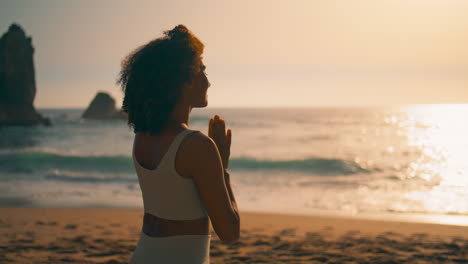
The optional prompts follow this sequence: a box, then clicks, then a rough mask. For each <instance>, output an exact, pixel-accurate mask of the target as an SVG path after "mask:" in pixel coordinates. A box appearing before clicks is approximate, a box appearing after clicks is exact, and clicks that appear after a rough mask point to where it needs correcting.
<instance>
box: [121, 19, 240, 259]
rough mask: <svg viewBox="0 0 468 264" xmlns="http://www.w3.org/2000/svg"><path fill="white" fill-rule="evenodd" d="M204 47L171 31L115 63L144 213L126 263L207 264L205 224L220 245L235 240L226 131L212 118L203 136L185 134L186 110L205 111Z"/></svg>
mask: <svg viewBox="0 0 468 264" xmlns="http://www.w3.org/2000/svg"><path fill="white" fill-rule="evenodd" d="M203 48H204V46H203V44H202V42H201V41H200V40H199V39H198V38H197V37H195V36H194V35H193V34H192V33H191V32H190V31H189V30H188V29H187V28H186V27H185V26H184V25H178V26H176V27H175V28H174V29H172V30H170V31H165V32H164V36H163V37H161V38H157V39H155V40H153V41H150V42H149V43H148V44H146V45H143V46H142V47H140V48H138V49H137V50H135V51H134V52H132V53H131V54H130V55H129V56H128V57H127V58H126V59H125V60H124V61H123V63H122V70H121V72H120V76H119V80H118V82H119V83H120V84H121V85H122V89H123V91H124V99H123V106H122V108H123V110H124V111H125V112H126V113H128V124H129V126H131V127H132V128H133V130H134V132H135V138H134V145H133V150H132V151H133V153H132V156H133V161H134V165H135V170H136V173H137V176H138V180H139V183H140V188H141V191H142V196H143V206H144V212H145V213H144V216H143V226H142V231H141V234H140V240H139V241H138V244H137V246H136V249H135V251H134V252H133V255H132V257H131V260H130V263H138V264H144V263H209V254H210V253H209V250H210V241H211V235H210V234H211V232H210V221H211V224H212V225H213V228H214V230H215V232H216V234H217V235H218V237H219V238H220V239H221V240H223V241H229V242H232V241H236V240H237V239H238V238H239V233H240V232H239V230H240V218H239V213H238V209H237V205H236V201H235V199H234V195H233V193H232V190H231V186H230V181H229V174H228V172H227V168H228V163H229V155H230V145H231V130H230V129H228V131H227V132H226V131H225V130H226V125H225V122H224V120H223V119H221V118H219V116H217V115H216V116H215V117H214V118H212V119H210V122H209V128H208V136H206V135H205V134H203V133H202V132H200V131H198V130H193V129H190V128H189V127H188V122H189V114H190V112H191V110H192V108H194V107H206V106H207V105H208V102H207V94H206V92H207V89H208V87H209V86H210V83H209V82H208V79H207V77H206V74H205V72H204V71H205V66H204V65H203V62H202V57H201V54H202V52H203Z"/></svg>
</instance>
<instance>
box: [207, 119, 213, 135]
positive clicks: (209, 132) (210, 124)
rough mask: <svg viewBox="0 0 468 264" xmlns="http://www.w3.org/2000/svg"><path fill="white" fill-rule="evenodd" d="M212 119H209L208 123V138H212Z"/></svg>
mask: <svg viewBox="0 0 468 264" xmlns="http://www.w3.org/2000/svg"><path fill="white" fill-rule="evenodd" d="M213 122H214V120H213V118H211V119H210V123H209V124H208V136H209V137H210V138H213Z"/></svg>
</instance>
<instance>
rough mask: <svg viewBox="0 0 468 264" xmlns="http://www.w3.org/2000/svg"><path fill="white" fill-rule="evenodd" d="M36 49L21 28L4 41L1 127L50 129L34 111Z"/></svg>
mask: <svg viewBox="0 0 468 264" xmlns="http://www.w3.org/2000/svg"><path fill="white" fill-rule="evenodd" d="M33 54H34V47H33V46H32V39H31V37H27V36H26V34H25V32H24V30H23V29H22V28H21V27H20V26H19V25H18V24H11V25H10V27H9V28H8V31H7V32H6V33H5V34H3V36H2V37H1V38H0V126H10V125H38V124H45V125H50V120H49V119H48V118H46V117H43V116H42V115H40V114H39V113H38V112H36V110H35V109H34V105H33V103H34V97H35V96H36V79H35V73H34V60H33Z"/></svg>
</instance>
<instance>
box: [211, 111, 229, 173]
mask: <svg viewBox="0 0 468 264" xmlns="http://www.w3.org/2000/svg"><path fill="white" fill-rule="evenodd" d="M208 136H209V137H210V138H212V139H213V141H214V142H215V143H216V146H218V150H219V154H221V160H222V161H223V167H224V169H227V167H228V165H229V156H230V155H231V138H232V132H231V129H228V130H227V133H226V123H225V122H224V120H223V119H221V118H219V116H218V115H215V116H214V118H211V119H210V124H209V126H208Z"/></svg>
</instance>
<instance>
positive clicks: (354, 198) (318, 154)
mask: <svg viewBox="0 0 468 264" xmlns="http://www.w3.org/2000/svg"><path fill="white" fill-rule="evenodd" d="M38 111H39V112H40V113H42V114H44V115H45V116H48V117H50V118H51V121H52V123H53V125H52V126H50V127H44V126H38V127H10V128H0V207H11V206H20V207H113V208H115V207H117V208H118V207H124V208H129V207H130V208H133V207H134V208H141V207H142V199H141V192H140V188H139V185H138V179H137V177H136V175H135V171H134V167H133V163H132V160H131V154H130V153H131V147H132V141H133V136H134V134H133V132H132V130H131V129H130V128H129V127H128V126H127V124H126V122H125V121H122V120H108V121H96V120H83V119H82V118H81V114H82V113H83V111H84V109H38ZM215 114H218V115H220V116H221V118H223V119H224V120H226V125H227V127H228V128H231V129H232V146H231V159H230V163H229V164H230V165H229V170H230V172H231V182H232V188H233V191H234V193H235V195H236V200H237V203H238V206H239V209H240V210H241V211H242V210H246V211H257V212H276V213H287V214H338V215H346V216H360V215H366V216H371V217H372V216H405V217H406V216H416V215H417V216H420V215H423V216H429V218H431V219H442V218H444V217H449V218H450V217H452V218H453V217H455V218H456V219H458V220H456V221H458V223H462V224H467V225H468V220H467V219H468V192H467V190H468V137H467V136H468V120H467V119H466V117H467V116H468V105H409V106H399V107H362V108H358V107H353V108H333V107H328V108H210V107H208V108H197V109H193V111H192V114H191V118H190V122H189V127H190V128H192V129H197V130H201V131H202V132H204V133H206V134H207V131H208V122H209V119H210V118H211V117H213V116H214V115H215ZM447 219H448V218H447ZM448 222H450V221H448Z"/></svg>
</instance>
